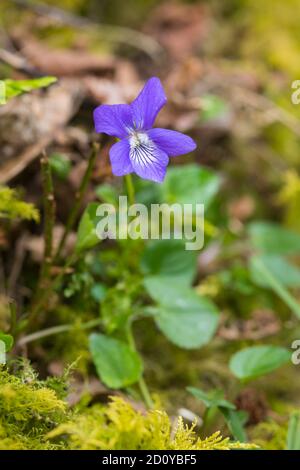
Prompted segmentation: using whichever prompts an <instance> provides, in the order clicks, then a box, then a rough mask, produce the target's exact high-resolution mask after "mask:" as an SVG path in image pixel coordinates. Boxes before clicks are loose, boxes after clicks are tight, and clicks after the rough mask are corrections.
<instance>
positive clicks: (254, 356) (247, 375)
mask: <svg viewBox="0 0 300 470" xmlns="http://www.w3.org/2000/svg"><path fill="white" fill-rule="evenodd" d="M290 359H291V354H290V352H289V351H288V350H287V349H285V348H281V347H279V346H252V347H250V348H245V349H242V350H241V351H239V352H237V353H236V354H234V355H233V356H232V357H231V359H230V363H229V367H230V370H231V372H232V373H233V374H234V375H235V376H236V377H238V378H239V379H241V380H250V379H255V378H257V377H260V376H262V375H265V374H268V373H269V372H272V371H273V370H275V369H278V367H280V366H282V365H283V364H286V363H287V362H289V361H290Z"/></svg>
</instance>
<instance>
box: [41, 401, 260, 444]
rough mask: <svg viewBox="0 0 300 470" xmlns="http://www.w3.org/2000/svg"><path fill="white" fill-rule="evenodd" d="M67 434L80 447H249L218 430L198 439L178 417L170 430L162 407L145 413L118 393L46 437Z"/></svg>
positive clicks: (69, 441) (70, 442) (170, 425)
mask: <svg viewBox="0 0 300 470" xmlns="http://www.w3.org/2000/svg"><path fill="white" fill-rule="evenodd" d="M61 436H67V440H68V445H69V446H70V447H71V448H72V449H80V450H150V449H151V450H172V449H173V450H175V449H176V450H220V449H222V450H229V449H237V448H253V446H251V445H247V444H240V443H232V442H230V440H229V438H225V439H223V438H222V436H221V435H220V433H219V432H216V433H215V434H213V435H212V436H210V437H208V438H206V439H204V440H202V439H200V438H199V437H197V435H196V433H195V432H194V426H192V427H188V426H185V425H184V423H183V420H182V418H179V419H178V421H177V426H176V428H175V430H174V432H173V429H172V424H171V421H170V418H169V417H168V415H167V414H166V413H165V412H164V411H160V410H153V411H149V412H148V413H146V414H142V413H140V412H138V411H136V410H135V409H134V408H133V406H132V405H131V404H130V403H128V402H127V401H125V400H124V399H122V398H120V397H113V398H112V399H111V402H110V403H109V405H108V406H105V407H103V406H98V405H95V406H93V407H92V408H90V409H88V410H86V411H85V412H84V413H83V414H81V415H77V416H75V417H74V419H73V420H71V421H70V422H68V423H64V424H61V425H60V426H58V427H57V429H55V430H53V431H52V432H50V433H49V435H48V437H49V438H56V437H61Z"/></svg>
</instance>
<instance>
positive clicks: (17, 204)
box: [0, 186, 39, 222]
mask: <svg viewBox="0 0 300 470" xmlns="http://www.w3.org/2000/svg"><path fill="white" fill-rule="evenodd" d="M1 217H5V218H9V219H16V218H21V219H25V220H34V221H35V222H38V221H39V212H38V210H37V209H36V208H35V207H34V205H33V204H29V203H27V202H23V201H20V199H19V197H18V194H17V192H16V191H15V190H14V189H11V188H8V187H6V186H0V218H1Z"/></svg>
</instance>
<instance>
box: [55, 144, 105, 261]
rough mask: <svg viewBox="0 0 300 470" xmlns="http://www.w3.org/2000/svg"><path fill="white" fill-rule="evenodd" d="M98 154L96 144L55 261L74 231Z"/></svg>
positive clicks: (97, 145)
mask: <svg viewBox="0 0 300 470" xmlns="http://www.w3.org/2000/svg"><path fill="white" fill-rule="evenodd" d="M98 152H99V144H96V143H94V144H93V147H92V151H91V154H90V157H89V160H88V164H87V168H86V170H85V173H84V175H83V178H82V181H81V185H80V187H79V189H78V191H77V193H76V195H75V204H74V206H73V208H72V210H71V212H70V214H69V217H68V220H67V223H66V226H65V230H64V233H63V236H62V238H61V240H60V243H59V246H58V248H57V251H56V254H55V259H57V258H59V256H60V255H61V252H62V250H63V248H64V246H65V242H66V240H67V237H68V235H69V233H70V231H71V230H72V228H73V226H74V224H75V222H76V219H77V216H78V213H79V211H80V208H81V204H82V201H83V198H84V195H85V192H86V189H87V186H88V184H89V181H90V178H91V175H92V171H93V167H94V163H95V160H96V157H97V155H98Z"/></svg>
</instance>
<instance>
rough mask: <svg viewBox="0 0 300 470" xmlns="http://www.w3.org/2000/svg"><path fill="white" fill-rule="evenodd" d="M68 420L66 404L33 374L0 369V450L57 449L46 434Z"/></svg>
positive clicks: (60, 446)
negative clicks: (17, 373) (14, 372)
mask: <svg viewBox="0 0 300 470" xmlns="http://www.w3.org/2000/svg"><path fill="white" fill-rule="evenodd" d="M67 417H68V411H67V407H66V403H65V402H64V401H62V400H60V399H59V398H58V397H57V395H56V393H55V391H54V390H52V389H51V388H48V387H46V386H45V385H44V384H43V382H40V381H38V380H37V379H36V378H35V376H34V375H32V376H31V377H28V376H26V374H21V375H20V376H14V375H12V374H9V373H8V372H7V370H5V369H1V370H0V449H1V450H4V449H58V448H62V444H60V443H56V444H53V443H52V442H50V441H49V440H47V439H46V437H45V436H46V435H47V433H48V432H49V431H50V430H51V429H53V428H54V427H56V426H57V425H58V424H60V423H61V422H63V421H65V420H66V419H67Z"/></svg>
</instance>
